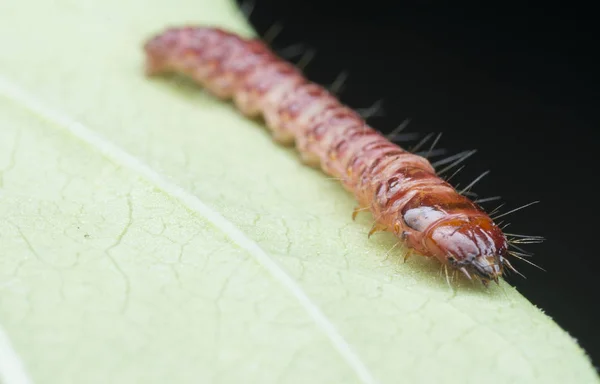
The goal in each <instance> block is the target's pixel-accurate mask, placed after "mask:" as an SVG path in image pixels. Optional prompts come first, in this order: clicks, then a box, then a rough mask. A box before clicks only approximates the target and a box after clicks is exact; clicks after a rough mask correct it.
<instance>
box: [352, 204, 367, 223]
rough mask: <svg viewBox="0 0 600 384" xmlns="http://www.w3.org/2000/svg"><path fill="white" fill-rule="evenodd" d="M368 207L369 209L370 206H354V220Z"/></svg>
mask: <svg viewBox="0 0 600 384" xmlns="http://www.w3.org/2000/svg"><path fill="white" fill-rule="evenodd" d="M367 209H369V208H368V207H361V206H358V207H354V209H353V210H352V220H356V216H358V214H359V213H361V212H363V211H366V210H367Z"/></svg>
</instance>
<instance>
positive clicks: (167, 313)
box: [0, 0, 598, 384]
mask: <svg viewBox="0 0 600 384" xmlns="http://www.w3.org/2000/svg"><path fill="white" fill-rule="evenodd" d="M3 7H4V8H5V11H3V14H4V15H5V17H4V18H3V19H4V21H3V23H2V24H0V32H1V33H0V46H1V47H2V51H1V53H0V126H1V128H0V217H1V218H2V219H1V220H0V379H1V380H3V382H4V383H6V384H14V383H27V382H35V383H75V382H77V383H82V382H85V383H107V382H110V383H138V382H139V383H142V382H143V383H159V382H170V383H240V382H244V383H306V382H311V383H404V382H406V383H430V382H440V383H441V382H444V383H453V382H457V383H476V382H498V383H508V382H510V383H565V382H578V383H597V382H598V377H597V375H596V372H595V370H594V368H593V367H592V365H591V364H590V361H589V359H588V358H587V357H586V356H585V354H584V352H583V351H582V350H581V349H580V348H579V347H578V346H577V344H576V342H575V341H574V340H573V339H572V338H571V337H570V336H569V335H568V334H567V333H566V332H564V331H563V330H562V329H560V328H559V327H558V326H557V325H556V324H555V323H554V322H553V321H552V320H551V319H550V318H548V317H547V316H546V315H544V314H543V313H542V312H541V311H540V310H539V309H538V308H536V307H535V306H533V305H532V304H531V303H529V302H528V301H527V300H526V299H525V298H523V297H522V296H521V295H520V294H519V293H518V292H516V291H515V290H514V289H513V288H512V287H510V286H509V285H508V284H506V283H504V282H502V283H501V286H500V287H492V288H491V289H489V290H484V289H481V288H480V287H479V286H475V285H473V286H471V285H468V284H467V285H465V284H463V285H460V286H459V287H458V290H457V291H452V290H450V289H449V288H448V286H447V284H446V282H445V279H444V278H443V277H441V276H440V274H439V265H437V264H436V263H434V262H429V261H427V260H422V259H417V258H413V259H411V260H410V261H409V262H407V263H402V262H401V261H400V260H401V259H402V257H401V251H400V250H398V249H396V250H394V251H393V252H391V253H390V254H389V256H386V253H387V252H388V250H389V249H390V248H391V247H392V246H393V245H394V239H393V238H392V237H391V236H388V235H386V234H380V235H377V236H374V237H373V238H371V239H370V240H368V239H367V237H366V232H367V231H368V229H369V227H370V222H371V220H372V219H371V218H370V217H369V216H368V215H366V214H365V215H362V216H361V217H360V219H358V220H357V221H356V222H353V221H352V220H351V219H350V215H351V211H352V208H353V206H354V202H353V199H352V197H351V196H350V195H349V194H348V193H346V192H345V191H344V190H343V189H342V187H341V186H340V185H339V184H338V183H337V182H335V181H333V180H329V179H327V177H326V176H325V175H323V174H322V173H320V172H319V171H318V170H314V169H310V168H307V167H305V166H303V165H302V164H301V163H300V161H299V160H298V157H297V155H296V153H295V152H294V151H293V150H291V149H286V148H282V147H278V146H277V145H275V144H274V143H273V142H272V140H271V139H270V137H269V135H268V133H267V131H266V130H265V128H264V127H262V126H261V124H260V123H258V122H252V121H248V120H245V119H244V118H243V117H242V116H240V115H239V114H238V113H237V112H236V111H235V110H234V108H233V107H232V106H231V105H230V104H227V103H222V102H219V101H217V100H215V99H214V98H212V97H211V96H209V95H207V94H206V93H204V92H203V91H202V90H200V89H198V88H196V87H194V86H191V85H190V84H188V83H186V82H182V81H181V80H178V79H164V80H154V79H153V80H149V79H146V78H145V77H144V75H143V55H142V50H141V46H142V44H143V42H144V41H145V40H146V39H147V38H148V37H150V36H151V35H153V34H155V33H157V32H159V31H160V30H162V29H163V28H165V27H167V26H171V25H181V24H185V23H192V24H210V25H218V26H223V27H226V28H229V29H232V30H234V31H237V32H239V33H242V34H245V35H252V34H253V32H252V31H251V29H250V28H249V27H248V25H247V24H246V23H245V21H244V20H243V18H242V16H241V15H240V14H239V12H238V10H237V9H236V7H235V5H234V4H233V3H231V2H229V1H224V0H221V1H215V0H194V1H191V0H180V1H177V2H176V3H174V2H172V1H164V0H150V1H140V0H132V1H129V2H121V1H117V0H106V1H72V0H55V1H48V2H41V1H35V0H24V1H20V2H10V3H9V4H7V5H3ZM32 9H35V12H32V11H31V10H32ZM540 257H543V256H540Z"/></svg>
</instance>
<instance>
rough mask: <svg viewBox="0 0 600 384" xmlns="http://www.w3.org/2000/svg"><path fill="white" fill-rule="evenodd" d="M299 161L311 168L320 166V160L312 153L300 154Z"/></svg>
mask: <svg viewBox="0 0 600 384" xmlns="http://www.w3.org/2000/svg"><path fill="white" fill-rule="evenodd" d="M300 159H301V160H302V163H303V164H305V165H307V166H309V167H313V168H317V167H318V166H319V165H321V159H319V157H318V156H316V155H315V154H313V153H310V152H300Z"/></svg>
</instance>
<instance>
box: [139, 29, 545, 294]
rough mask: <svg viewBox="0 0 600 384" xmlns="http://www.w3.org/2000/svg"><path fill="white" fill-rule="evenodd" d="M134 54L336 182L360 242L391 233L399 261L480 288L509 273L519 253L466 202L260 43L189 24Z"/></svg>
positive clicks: (420, 160)
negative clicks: (418, 259) (367, 222)
mask: <svg viewBox="0 0 600 384" xmlns="http://www.w3.org/2000/svg"><path fill="white" fill-rule="evenodd" d="M144 49H145V52H146V58H147V63H146V71H147V74H148V75H149V76H150V75H158V74H161V73H166V72H176V73H180V74H184V75H186V76H189V77H191V78H192V79H193V80H194V81H196V82H197V83H199V84H200V85H202V86H203V87H205V88H206V89H208V90H209V91H210V92H211V93H212V94H214V95H215V96H217V97H219V98H221V99H233V102H234V103H235V105H236V106H237V107H238V108H239V110H240V111H241V112H242V113H243V114H245V115H246V116H248V117H258V116H263V117H264V119H265V121H266V125H267V126H268V127H269V129H270V130H271V131H272V134H273V137H274V139H275V140H276V141H277V142H279V143H281V144H285V145H290V144H292V143H295V145H296V147H297V149H298V151H299V152H300V155H301V158H302V160H303V161H304V162H305V163H306V164H310V165H312V166H318V165H320V167H321V168H322V170H323V171H324V172H325V173H327V174H329V175H331V176H332V177H334V178H337V179H339V180H341V181H342V184H343V186H344V187H345V188H346V189H347V190H348V191H350V192H351V193H353V194H354V196H355V197H356V199H357V200H358V203H359V204H358V208H356V209H355V211H354V214H353V216H355V215H356V213H357V212H359V211H363V210H370V211H371V213H372V214H373V217H374V218H375V219H376V223H375V225H374V226H373V228H372V229H371V231H370V233H369V235H370V234H372V233H374V232H376V231H389V232H392V233H393V234H394V235H395V236H396V237H397V238H399V239H400V240H401V241H402V242H403V243H404V244H405V245H406V246H407V247H408V248H409V249H410V252H409V253H408V255H410V254H411V253H412V252H416V253H419V254H421V255H423V256H427V257H435V258H437V259H438V260H439V261H440V262H441V263H442V265H443V266H444V268H445V270H446V272H447V268H448V267H450V268H453V269H456V270H458V271H461V272H462V273H463V274H464V275H465V276H467V277H468V278H471V276H476V277H478V278H479V279H481V281H482V282H483V283H484V284H485V285H487V284H488V282H489V281H495V282H498V279H499V277H500V276H502V275H503V274H504V272H505V268H508V269H510V270H513V271H515V272H516V270H515V269H514V268H513V266H512V265H511V263H510V262H509V261H508V260H507V256H508V255H509V254H513V255H515V256H516V257H519V253H518V252H516V253H513V252H512V251H509V250H508V246H509V241H508V239H507V237H506V235H505V234H504V233H503V232H502V230H501V229H500V228H499V227H498V225H496V224H495V223H494V221H493V220H492V219H491V218H490V216H489V215H488V214H487V213H485V212H484V211H483V210H482V209H481V208H480V207H479V206H478V205H477V204H476V203H474V202H472V201H471V200H470V199H469V198H467V197H466V196H463V195H462V194H461V193H459V192H457V191H456V190H455V189H454V188H453V187H452V186H451V185H450V184H449V183H448V182H447V181H445V180H443V179H441V178H440V177H439V176H438V175H437V174H436V171H435V169H434V168H433V167H432V165H431V164H430V163H429V161H428V160H427V159H425V158H424V157H421V156H418V155H416V154H413V153H410V152H408V151H406V150H404V149H402V148H401V147H400V146H398V145H396V144H394V143H393V142H391V141H390V140H388V139H387V138H386V137H385V136H383V135H382V134H380V133H379V132H377V131H375V130H374V129H373V128H371V127H369V126H368V125H367V124H366V122H365V121H364V120H363V119H362V118H361V116H360V115H359V114H358V113H357V112H355V111H353V110H352V109H350V108H349V107H346V106H344V105H343V104H341V103H340V102H339V101H338V100H337V98H336V97H335V96H334V95H333V94H331V93H330V92H328V91H327V90H326V89H325V88H323V87H321V86H319V85H317V84H314V83H312V82H310V81H308V80H307V79H306V78H305V77H304V76H303V75H302V73H301V72H300V70H298V69H297V68H296V67H294V66H293V65H292V64H290V63H288V62H286V61H284V60H282V59H281V58H279V57H277V56H276V55H275V54H274V53H273V52H272V51H271V50H270V49H269V48H268V47H267V46H266V45H265V44H264V43H263V42H261V41H260V40H258V39H244V38H242V37H240V36H238V35H236V34H233V33H230V32H227V31H224V30H222V29H218V28H211V27H193V26H191V27H181V28H171V29H168V30H167V31H165V32H163V33H161V34H159V35H158V36H156V37H154V38H152V39H151V40H150V41H148V42H147V43H146V44H145V46H144ZM459 159H460V158H459ZM536 239H537V238H527V239H526V240H530V241H534V240H536ZM515 241H516V242H518V240H515Z"/></svg>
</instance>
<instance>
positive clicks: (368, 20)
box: [250, 0, 600, 366]
mask: <svg viewBox="0 0 600 384" xmlns="http://www.w3.org/2000/svg"><path fill="white" fill-rule="evenodd" d="M390 3H391V4H393V5H390V4H388V3H386V2H383V1H380V0H362V1H356V2H348V3H343V2H339V1H337V2H336V1H329V0H320V1H315V0H304V1H266V0H256V1H255V4H254V9H253V12H252V14H251V17H250V21H251V23H252V25H253V26H254V28H255V29H256V30H257V32H258V33H260V34H261V35H262V34H264V33H265V31H267V30H268V29H269V28H270V27H271V26H272V25H273V24H274V23H276V22H280V23H281V25H282V26H283V30H282V32H281V33H280V34H279V35H278V36H277V38H276V39H275V40H274V41H273V43H272V47H273V48H274V49H275V50H280V49H283V48H285V47H288V46H290V45H292V44H297V43H305V44H306V45H307V46H309V47H311V48H314V49H315V50H316V56H315V58H314V60H313V61H312V62H311V64H310V65H309V66H308V67H307V69H306V74H307V76H308V77H309V78H310V79H311V80H313V81H316V82H318V83H321V84H324V85H326V84H330V83H331V82H333V81H334V79H335V77H336V76H337V75H338V74H339V73H340V72H341V71H342V70H346V71H348V73H349V78H348V80H347V82H346V86H345V90H344V92H343V93H342V94H341V99H342V101H343V102H345V103H347V104H348V105H350V106H352V107H354V108H362V107H368V106H370V105H371V104H373V103H374V102H375V101H377V100H378V99H383V101H384V104H383V106H384V112H385V116H383V117H373V118H371V119H369V123H370V124H371V125H372V126H373V127H375V128H376V129H379V130H381V131H383V132H389V131H391V130H392V129H393V128H395V127H396V126H397V125H398V124H400V123H401V122H402V121H403V120H404V119H405V118H411V123H410V125H409V127H408V129H407V130H408V131H409V132H420V133H421V134H426V133H430V132H444V134H443V136H442V139H441V140H440V143H439V144H438V147H442V148H446V149H448V150H450V151H451V153H457V152H459V151H462V150H465V149H478V153H477V154H476V155H475V156H473V157H472V158H471V159H469V160H468V162H467V167H466V168H465V169H464V170H463V171H461V173H460V174H459V175H457V176H456V177H455V178H454V179H453V182H454V183H456V182H458V183H461V184H462V185H466V184H468V183H469V182H470V181H471V180H472V179H473V178H475V177H476V176H477V175H479V174H480V173H481V172H483V171H485V170H487V169H490V170H491V171H492V172H491V173H490V175H488V176H487V177H485V178H484V179H483V180H482V181H481V182H480V183H478V184H477V187H476V188H474V191H475V192H477V193H478V194H479V195H480V196H482V197H486V196H495V195H501V196H502V198H503V199H502V201H501V202H504V203H506V205H505V208H504V210H505V211H506V210H509V209H511V208H515V207H518V206H519V205H522V204H525V203H529V202H531V201H534V200H541V203H539V204H536V205H534V206H531V207H529V208H526V209H524V210H522V211H519V212H518V213H515V214H513V215H510V216H509V217H508V219H509V220H508V221H510V222H511V225H510V227H509V228H507V232H512V233H522V234H531V235H542V236H544V237H546V238H547V240H546V242H544V243H543V244H538V245H533V246H528V247H527V249H528V250H530V251H533V252H535V254H536V255H535V256H534V258H533V261H534V262H535V263H537V264H538V265H540V266H542V267H543V268H544V269H546V271H547V272H543V271H540V270H538V269H535V268H534V267H531V266H529V265H527V264H525V263H523V262H518V261H516V262H515V263H514V264H516V265H518V269H519V270H520V271H521V272H523V273H524V274H525V275H526V276H527V279H521V278H518V277H512V278H509V282H510V283H511V284H513V285H515V286H516V287H517V289H518V290H519V291H520V292H521V293H522V294H523V295H525V296H526V297H527V298H528V299H529V300H530V301H531V302H533V303H534V304H535V305H537V306H538V307H541V308H542V309H543V310H544V311H545V312H546V313H547V314H548V315H550V316H551V317H553V318H554V319H555V321H556V322H558V324H560V325H561V326H562V327H563V328H564V329H565V330H566V331H568V332H569V333H570V334H571V335H572V336H573V337H575V338H576V339H577V340H578V341H579V343H580V344H581V345H582V347H583V348H584V349H586V351H587V352H588V353H589V354H590V355H591V357H592V360H593V362H594V365H596V366H600V314H599V313H598V305H599V304H600V297H599V295H598V294H599V293H600V289H599V288H598V281H597V276H598V273H599V268H600V262H599V259H600V252H599V248H600V247H598V241H599V240H600V234H599V233H598V227H600V217H599V216H598V214H599V210H598V204H599V203H598V201H599V195H600V189H599V188H597V187H595V184H596V181H597V179H598V173H599V171H600V168H599V167H598V166H597V164H598V162H597V158H598V143H599V142H600V141H599V140H598V134H597V128H598V127H599V126H600V118H599V116H598V114H599V113H600V108H598V107H599V106H600V103H599V101H600V88H599V87H600V81H599V77H598V73H597V72H598V64H599V61H597V60H596V59H595V57H594V56H595V53H596V52H595V51H596V50H597V49H598V46H599V45H598V43H597V39H598V37H600V36H599V34H598V31H597V29H596V28H595V27H594V20H593V17H594V15H595V12H593V10H592V9H591V8H588V9H586V8H584V7H583V6H581V5H580V4H577V3H573V2H571V3H569V4H568V5H565V4H563V5H560V4H557V5H548V4H546V5H544V6H543V7H539V6H532V5H530V6H526V5H525V3H522V4H521V5H514V4H510V3H503V4H493V5H488V6H487V7H481V8H478V9H476V8H473V7H472V5H469V6H466V5H460V4H459V5H457V4H453V5H452V6H450V5H440V4H433V3H430V2H427V1H420V2H412V3H403V2H396V3H393V2H390ZM341 4H343V5H341ZM490 4H492V3H490ZM498 204H499V203H498V202H492V203H488V205H487V207H488V208H494V207H495V206H497V205H498Z"/></svg>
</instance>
